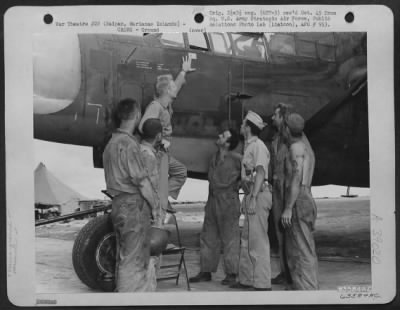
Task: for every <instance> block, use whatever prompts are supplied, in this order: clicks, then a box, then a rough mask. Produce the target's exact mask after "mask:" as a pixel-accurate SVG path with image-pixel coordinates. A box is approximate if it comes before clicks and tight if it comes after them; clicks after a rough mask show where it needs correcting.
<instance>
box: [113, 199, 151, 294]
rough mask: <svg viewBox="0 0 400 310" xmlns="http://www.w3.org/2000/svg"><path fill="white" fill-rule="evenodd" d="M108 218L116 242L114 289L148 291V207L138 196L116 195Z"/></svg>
mask: <svg viewBox="0 0 400 310" xmlns="http://www.w3.org/2000/svg"><path fill="white" fill-rule="evenodd" d="M111 217H112V221H113V225H114V229H115V231H116V234H117V240H118V241H119V243H118V245H119V246H118V256H117V257H116V259H117V264H116V267H117V269H116V291H118V292H140V291H150V290H151V287H150V286H149V281H151V279H149V278H148V267H149V260H150V242H149V230H150V208H149V207H148V206H147V204H146V203H145V202H144V200H143V199H142V198H141V197H140V196H134V197H131V196H128V197H123V198H122V199H121V198H118V197H117V198H115V199H114V201H113V210H112V214H111Z"/></svg>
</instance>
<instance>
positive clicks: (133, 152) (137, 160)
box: [124, 147, 160, 210]
mask: <svg viewBox="0 0 400 310" xmlns="http://www.w3.org/2000/svg"><path fill="white" fill-rule="evenodd" d="M124 156H125V157H126V158H125V162H126V164H127V168H128V172H129V177H130V179H131V181H132V183H133V185H135V186H136V187H138V188H139V190H140V193H141V194H142V196H143V198H144V199H145V200H146V201H147V202H148V203H149V205H150V207H151V209H152V210H154V209H155V208H157V207H158V206H159V204H160V200H159V198H158V195H157V192H156V189H155V188H154V187H153V184H152V183H151V181H150V177H149V173H148V171H147V168H146V167H145V165H144V162H143V159H142V155H141V153H140V150H138V149H135V148H134V147H130V148H128V149H127V153H126V154H124Z"/></svg>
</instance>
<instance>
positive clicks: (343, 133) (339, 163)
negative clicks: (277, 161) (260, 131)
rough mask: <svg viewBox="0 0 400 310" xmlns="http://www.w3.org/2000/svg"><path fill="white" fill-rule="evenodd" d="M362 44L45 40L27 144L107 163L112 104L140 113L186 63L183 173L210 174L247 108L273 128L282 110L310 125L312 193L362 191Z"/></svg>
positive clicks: (179, 152) (342, 36) (311, 38)
mask: <svg viewBox="0 0 400 310" xmlns="http://www.w3.org/2000/svg"><path fill="white" fill-rule="evenodd" d="M366 46H367V38H366V33H359V32H357V33H349V32H346V33H328V32H323V33H304V32H302V33H158V34H147V35H143V36H132V35H117V34H65V35H63V34H55V35H54V34H40V35H37V36H35V37H34V47H33V50H34V57H33V73H34V87H33V92H34V98H33V101H34V137H35V138H37V139H42V140H47V141H54V142H61V143H69V144H75V145H82V146H91V147H93V159H94V166H95V167H102V162H101V158H102V150H103V148H104V146H105V144H106V142H107V139H108V137H109V136H110V128H111V127H110V122H111V121H110V115H111V114H110V110H111V107H112V105H113V104H114V103H115V102H117V101H118V100H120V99H123V98H126V97H132V98H134V99H136V100H138V101H139V102H140V103H141V104H142V106H143V108H145V106H146V105H147V104H148V103H150V102H151V100H152V98H153V96H154V83H155V80H156V77H157V76H158V75H160V74H166V73H171V74H172V75H173V76H174V77H175V76H176V75H177V74H178V72H179V71H180V69H181V63H182V57H183V56H189V57H190V58H191V59H192V67H194V68H195V69H196V71H194V72H192V73H190V74H188V75H187V76H186V80H187V82H186V84H185V85H184V87H183V88H182V90H181V91H180V93H179V95H178V97H177V99H176V101H175V102H174V103H173V108H174V115H173V134H174V136H173V141H172V153H173V155H174V156H175V157H176V158H177V159H179V160H180V161H181V162H183V163H184V164H185V165H186V166H187V168H188V171H189V176H191V177H195V178H204V177H205V176H206V173H207V168H208V161H209V158H210V157H211V155H212V153H213V152H214V151H215V146H214V143H215V142H214V141H215V138H216V136H217V133H218V132H219V130H220V129H221V128H222V127H224V126H227V125H230V126H234V127H236V128H239V126H240V123H241V121H242V119H243V116H244V114H245V113H246V111H247V110H253V111H255V112H257V113H259V114H260V115H261V116H262V117H263V118H264V119H265V120H266V121H267V122H268V121H269V123H270V117H271V115H272V114H273V107H274V105H275V104H277V103H279V102H284V103H287V104H289V105H290V106H291V107H292V110H293V111H295V112H298V113H300V114H301V115H302V116H303V117H304V118H305V119H306V121H307V126H306V133H307V135H308V138H309V140H310V142H311V144H312V146H313V148H314V151H315V153H316V158H317V162H316V169H315V174H314V179H313V185H324V184H337V185H345V186H364V187H365V186H369V143H368V104H367V102H368V98H367V55H366V53H367V48H366ZM269 129H270V128H269ZM269 129H267V131H268V130H269ZM270 136H271V135H270V134H268V132H267V133H264V135H263V137H264V139H265V140H266V142H267V143H268V139H269V137H270Z"/></svg>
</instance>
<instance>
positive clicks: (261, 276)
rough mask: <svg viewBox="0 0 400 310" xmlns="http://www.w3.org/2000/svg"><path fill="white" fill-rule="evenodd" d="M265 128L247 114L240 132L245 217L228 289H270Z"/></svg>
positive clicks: (270, 195) (249, 113)
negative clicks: (235, 276) (236, 266)
mask: <svg viewBox="0 0 400 310" xmlns="http://www.w3.org/2000/svg"><path fill="white" fill-rule="evenodd" d="M264 127H265V123H264V122H263V120H262V119H261V117H260V116H259V115H258V114H257V113H254V112H252V111H249V112H248V114H247V115H246V118H245V119H244V120H243V123H242V127H241V133H242V134H243V136H244V138H245V148H244V155H243V160H242V187H243V189H244V191H245V197H244V198H243V202H242V212H243V213H244V214H245V220H244V227H243V231H242V237H241V246H240V258H239V277H238V280H239V282H237V283H235V284H233V285H231V286H230V287H231V288H241V289H254V290H265V291H268V290H271V263H270V245H269V239H268V216H269V212H270V210H271V206H272V194H271V189H270V186H269V185H268V183H267V182H266V178H267V176H268V165H269V161H270V154H269V151H268V149H267V147H266V146H265V144H264V142H262V141H261V140H260V139H259V138H258V135H259V134H260V132H261V130H262V129H263V128H264Z"/></svg>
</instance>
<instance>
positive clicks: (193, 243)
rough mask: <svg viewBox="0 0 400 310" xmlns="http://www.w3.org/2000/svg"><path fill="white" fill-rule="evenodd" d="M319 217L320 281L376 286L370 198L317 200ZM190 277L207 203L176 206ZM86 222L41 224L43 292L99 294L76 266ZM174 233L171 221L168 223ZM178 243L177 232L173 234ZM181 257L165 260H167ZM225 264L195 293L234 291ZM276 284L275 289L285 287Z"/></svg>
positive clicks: (163, 285)
mask: <svg viewBox="0 0 400 310" xmlns="http://www.w3.org/2000/svg"><path fill="white" fill-rule="evenodd" d="M316 202H317V206H318V218H317V223H316V231H315V234H314V236H315V240H316V245H317V252H318V256H319V280H320V288H321V289H322V290H335V289H337V288H338V287H340V286H346V285H369V284H371V264H370V208H369V198H368V197H357V198H337V199H317V200H316ZM174 208H175V209H176V210H177V213H176V217H177V219H178V224H179V228H180V233H181V238H182V243H183V245H184V246H185V247H186V248H187V250H186V255H185V260H186V264H187V269H188V273H189V276H194V275H196V274H197V272H198V271H199V234H200V231H201V227H202V220H203V216H204V203H196V204H185V205H184V204H178V205H174ZM86 223H87V220H86V219H85V220H74V221H71V222H69V223H54V224H49V225H46V226H40V227H37V228H36V283H37V285H36V288H37V292H38V293H88V292H96V291H94V290H92V289H90V288H88V287H86V286H85V285H84V284H83V283H82V282H81V281H80V280H79V279H78V277H77V276H76V274H75V272H74V269H73V267H72V259H71V253H72V247H73V242H74V239H75V237H76V235H77V234H78V232H79V230H80V229H81V228H82V227H83V225H84V224H86ZM169 227H170V228H171V230H172V231H173V229H172V228H173V227H172V225H170V226H169ZM171 239H172V242H174V243H176V234H173V235H172V238H171ZM177 259H178V257H173V256H169V257H168V258H164V261H163V263H168V261H169V262H176V261H177ZM271 264H272V271H273V276H275V275H276V273H277V272H278V269H277V267H278V257H277V255H276V253H275V252H274V251H273V252H272V259H271ZM223 277H224V274H223V271H222V266H219V268H218V271H217V272H216V273H215V274H213V280H212V281H211V282H203V283H196V284H192V285H191V287H192V291H232V290H231V289H228V288H227V287H226V286H222V285H221V284H220V280H222V279H223ZM284 289H285V288H284V287H283V286H281V285H273V290H284ZM157 290H158V291H162V292H169V291H171V292H172V291H175V292H176V291H186V281H185V277H184V274H183V273H182V274H181V278H180V281H179V284H178V285H175V282H174V281H173V280H170V281H163V282H160V283H159V285H158V289H157Z"/></svg>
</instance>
